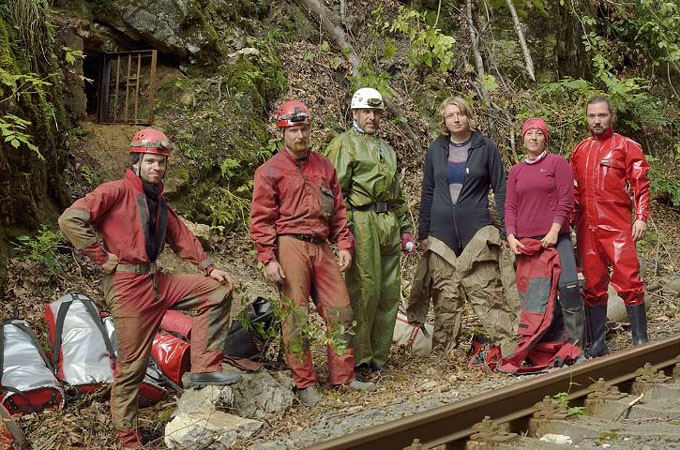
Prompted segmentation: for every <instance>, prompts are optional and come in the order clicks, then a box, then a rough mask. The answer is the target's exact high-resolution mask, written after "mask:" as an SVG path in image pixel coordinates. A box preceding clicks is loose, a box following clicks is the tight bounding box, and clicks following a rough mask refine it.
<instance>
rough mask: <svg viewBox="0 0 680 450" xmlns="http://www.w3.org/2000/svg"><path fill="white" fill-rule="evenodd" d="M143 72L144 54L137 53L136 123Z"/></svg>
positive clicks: (137, 121) (136, 121) (136, 120)
mask: <svg viewBox="0 0 680 450" xmlns="http://www.w3.org/2000/svg"><path fill="white" fill-rule="evenodd" d="M141 73H142V54H141V53H138V54H137V79H136V80H135V123H139V84H140V75H141Z"/></svg>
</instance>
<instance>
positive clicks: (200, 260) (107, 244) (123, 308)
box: [59, 169, 231, 447]
mask: <svg viewBox="0 0 680 450" xmlns="http://www.w3.org/2000/svg"><path fill="white" fill-rule="evenodd" d="M147 186H148V185H147ZM147 191H148V192H147ZM154 211H155V214H150V213H153V212H154ZM59 226H60V228H61V230H62V232H63V233H64V235H65V236H66V237H67V238H68V239H69V240H70V241H71V242H72V243H73V245H74V246H75V247H76V248H77V249H79V250H82V251H83V252H84V253H85V254H87V255H88V256H89V257H90V258H91V259H92V260H93V261H94V262H95V263H97V264H99V265H103V264H104V263H106V261H107V258H108V254H107V252H109V253H112V254H114V255H116V256H117V257H118V260H119V261H120V263H119V264H118V266H117V267H116V270H115V271H114V272H113V273H112V274H105V275H104V279H103V290H104V295H105V302H106V305H107V307H108V308H109V309H110V311H111V314H112V316H113V319H114V324H115V329H116V343H117V361H116V367H115V371H114V372H115V378H114V382H113V386H112V388H111V415H112V418H113V426H114V428H115V429H116V431H117V432H118V436H119V439H120V442H121V444H122V445H123V446H124V447H136V446H139V445H142V444H141V438H140V436H139V434H138V429H137V416H138V404H137V398H138V392H139V384H140V383H141V381H142V379H143V378H144V374H145V371H146V368H147V365H148V362H149V354H150V350H151V344H152V342H153V337H154V335H155V333H156V331H157V329H158V326H159V325H160V322H161V319H162V318H163V315H164V313H165V311H166V310H167V309H170V308H172V309H181V310H190V311H192V312H193V315H192V336H191V370H192V372H193V373H203V372H212V371H220V370H221V364H222V358H223V353H222V349H223V348H224V342H225V340H226V338H227V333H228V330H229V313H230V309H231V292H230V290H229V288H228V287H227V286H225V285H222V284H220V283H219V282H218V281H216V280H214V279H212V278H210V277H208V276H207V275H208V274H209V273H210V272H211V271H212V270H213V269H214V268H215V266H214V265H213V263H212V262H211V260H210V259H209V258H208V255H207V254H206V253H205V251H204V250H203V247H202V246H201V244H200V243H199V242H198V240H196V238H195V236H194V235H193V234H192V233H191V232H190V231H189V230H188V229H187V227H186V225H184V223H183V222H182V221H181V220H180V219H179V217H178V216H177V214H176V213H175V212H174V211H173V210H172V208H171V207H170V206H168V205H167V204H166V203H165V200H164V199H163V196H162V185H161V186H160V188H159V189H158V190H157V191H156V192H153V191H152V190H151V189H149V188H148V187H145V186H144V185H143V183H142V180H141V179H140V178H139V177H138V176H137V175H135V173H134V172H133V171H132V170H130V169H128V170H127V173H126V174H125V178H124V179H122V180H118V181H113V182H110V183H105V184H103V185H101V186H99V187H98V188H97V189H95V190H94V191H93V192H91V193H89V194H87V195H86V196H85V197H83V198H81V199H79V200H77V201H76V202H75V203H73V205H71V206H70V207H69V208H68V209H66V211H64V213H63V214H62V215H61V217H60V218H59ZM95 230H96V231H98V232H99V233H101V236H102V238H103V245H102V244H100V243H99V242H98V241H97V238H96V235H95ZM150 230H154V231H150ZM165 242H167V243H168V244H170V246H171V247H172V249H173V250H174V251H175V253H176V254H177V255H178V256H180V257H181V258H183V259H185V260H187V261H189V262H191V263H193V264H195V265H197V266H198V267H199V268H200V269H201V270H203V271H204V273H205V276H204V275H198V274H176V275H175V274H164V273H162V272H160V271H158V269H157V267H156V257H157V256H158V255H159V254H160V253H161V250H162V248H163V245H164V243H165Z"/></svg>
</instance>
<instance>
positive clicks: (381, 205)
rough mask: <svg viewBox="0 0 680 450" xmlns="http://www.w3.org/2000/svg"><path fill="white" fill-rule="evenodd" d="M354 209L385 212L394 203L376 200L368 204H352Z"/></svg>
mask: <svg viewBox="0 0 680 450" xmlns="http://www.w3.org/2000/svg"><path fill="white" fill-rule="evenodd" d="M351 209H352V210H353V211H373V212H376V213H385V212H388V211H389V210H390V209H392V205H390V204H389V203H387V202H374V203H369V204H368V205H361V206H352V207H351Z"/></svg>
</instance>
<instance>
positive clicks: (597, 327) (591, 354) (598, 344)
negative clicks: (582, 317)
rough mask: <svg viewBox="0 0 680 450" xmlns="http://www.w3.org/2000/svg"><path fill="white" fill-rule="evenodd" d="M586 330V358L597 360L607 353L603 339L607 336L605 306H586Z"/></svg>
mask: <svg viewBox="0 0 680 450" xmlns="http://www.w3.org/2000/svg"><path fill="white" fill-rule="evenodd" d="M585 311H586V328H587V332H588V342H589V346H588V349H587V350H586V356H587V357H588V358H597V357H599V356H604V355H606V354H607V353H609V349H608V348H607V343H606V342H605V337H606V335H607V305H597V306H586V308H585Z"/></svg>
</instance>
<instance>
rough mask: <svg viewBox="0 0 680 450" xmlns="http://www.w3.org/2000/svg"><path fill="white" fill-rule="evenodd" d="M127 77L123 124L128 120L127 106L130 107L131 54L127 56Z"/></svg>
mask: <svg viewBox="0 0 680 450" xmlns="http://www.w3.org/2000/svg"><path fill="white" fill-rule="evenodd" d="M127 63H128V64H127V76H126V78H125V111H124V112H125V114H124V118H125V122H127V121H128V120H130V119H129V117H128V111H129V105H130V70H131V69H132V53H130V54H128V61H127Z"/></svg>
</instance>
